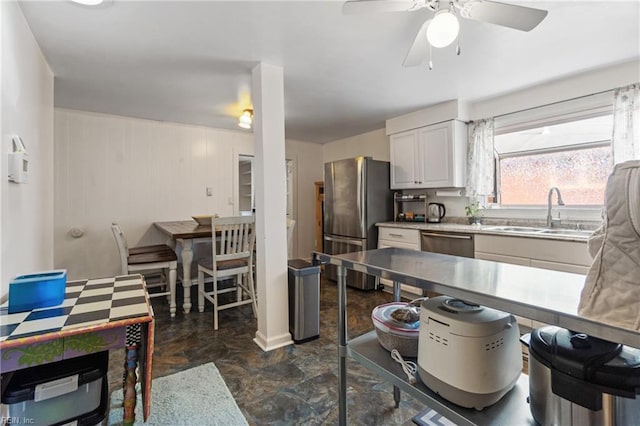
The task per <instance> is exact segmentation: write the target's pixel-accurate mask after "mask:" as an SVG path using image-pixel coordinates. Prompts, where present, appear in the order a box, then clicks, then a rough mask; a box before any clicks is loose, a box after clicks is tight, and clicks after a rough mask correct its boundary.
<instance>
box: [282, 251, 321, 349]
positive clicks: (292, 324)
mask: <svg viewBox="0 0 640 426" xmlns="http://www.w3.org/2000/svg"><path fill="white" fill-rule="evenodd" d="M287 264H288V269H289V282H288V284H289V333H291V337H292V338H293V341H294V342H295V343H304V342H308V341H310V340H313V339H317V338H318V337H320V266H318V265H312V264H311V263H309V262H307V261H305V260H302V259H290V260H289V261H288V263H287Z"/></svg>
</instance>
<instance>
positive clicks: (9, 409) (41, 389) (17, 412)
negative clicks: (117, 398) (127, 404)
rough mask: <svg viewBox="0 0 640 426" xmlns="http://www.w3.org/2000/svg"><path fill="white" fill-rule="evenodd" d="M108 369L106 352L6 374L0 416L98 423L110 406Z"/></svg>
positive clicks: (49, 422)
mask: <svg viewBox="0 0 640 426" xmlns="http://www.w3.org/2000/svg"><path fill="white" fill-rule="evenodd" d="M108 368H109V352H108V351H103V352H97V353H95V354H91V355H85V356H81V357H77V358H71V359H67V360H63V361H57V362H52V363H49V364H43V365H39V366H36V367H31V368H26V369H23V370H18V371H16V372H14V373H13V374H8V375H3V376H2V382H3V383H2V389H3V390H4V391H3V394H2V409H1V410H0V411H1V416H2V417H3V418H4V419H11V420H7V421H9V422H11V421H13V422H14V423H15V422H18V421H19V422H20V423H21V424H32V425H63V424H65V423H69V422H73V421H76V422H77V423H76V424H77V425H78V426H89V425H95V424H99V423H101V422H102V421H103V420H104V418H105V416H106V414H107V409H108V396H109V395H108V394H109V390H108V381H107V378H106V375H107V371H108ZM13 419H15V420H13Z"/></svg>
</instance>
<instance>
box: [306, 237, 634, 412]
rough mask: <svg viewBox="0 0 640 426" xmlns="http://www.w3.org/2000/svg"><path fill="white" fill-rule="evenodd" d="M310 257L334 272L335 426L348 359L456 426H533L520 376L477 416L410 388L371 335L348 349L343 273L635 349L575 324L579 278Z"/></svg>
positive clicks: (400, 254) (355, 256)
mask: <svg viewBox="0 0 640 426" xmlns="http://www.w3.org/2000/svg"><path fill="white" fill-rule="evenodd" d="M314 255H315V256H316V257H317V258H318V259H319V260H320V261H321V262H323V263H331V264H332V265H336V266H337V269H338V356H339V398H338V401H339V409H340V413H339V423H340V424H341V425H346V424H347V399H346V397H347V384H346V383H347V382H346V377H347V369H346V357H347V355H350V356H352V357H353V358H354V359H356V360H357V361H359V362H360V363H361V364H363V365H364V366H366V367H367V368H369V369H371V370H372V371H374V372H376V373H378V374H379V375H381V376H382V377H383V378H384V379H385V380H388V381H389V382H391V383H393V385H394V387H395V386H397V387H399V388H400V389H402V390H404V391H406V392H408V393H409V394H411V395H413V396H414V397H416V398H417V399H418V400H419V401H422V402H424V403H425V404H426V405H428V406H430V407H431V408H433V409H435V410H436V411H438V412H440V413H441V414H442V415H444V416H446V417H448V418H449V419H451V420H452V421H454V422H455V423H457V424H459V425H474V424H489V423H497V424H534V421H533V417H531V415H530V413H529V407H528V405H527V402H526V396H527V395H528V378H527V377H526V375H523V376H522V377H521V378H520V380H519V381H518V383H517V384H516V386H515V388H514V389H513V390H512V391H511V392H509V393H508V394H507V395H506V396H505V397H504V398H503V399H502V400H500V401H499V402H498V403H497V404H495V405H493V406H491V407H488V408H486V409H484V410H482V411H476V410H473V409H465V408H461V407H459V406H457V405H455V404H452V403H450V402H448V401H446V400H444V399H442V398H440V397H439V396H438V395H436V394H435V393H434V392H432V391H431V390H430V389H428V388H427V387H426V386H424V385H423V384H422V383H418V384H416V385H412V384H409V383H408V381H407V380H406V376H405V375H404V374H403V372H402V369H401V368H400V366H399V364H396V363H395V362H394V361H392V360H391V358H390V356H389V353H388V352H387V351H386V350H385V349H383V348H382V347H381V346H380V345H379V344H378V343H377V341H376V335H375V331H372V332H370V333H367V334H365V335H363V336H360V337H358V338H355V339H353V340H351V341H348V340H347V324H346V284H345V277H346V274H347V271H348V270H353V271H360V272H364V273H367V274H371V275H374V276H378V277H382V278H387V279H390V280H392V281H393V282H394V294H395V296H396V298H398V297H399V287H400V285H399V282H402V283H405V284H409V285H413V286H415V287H419V288H422V289H425V290H431V291H436V292H438V293H443V294H446V295H449V296H453V297H459V298H462V299H465V300H468V301H471V302H475V303H479V304H481V305H485V306H489V307H492V308H495V309H500V310H503V311H506V312H510V313H513V314H516V315H520V316H524V317H527V318H531V319H535V320H538V321H542V322H545V323H547V324H553V325H557V326H559V327H563V328H568V329H571V330H574V331H578V332H583V333H587V334H590V335H592V336H595V337H600V338H602V339H606V340H610V341H615V342H619V343H623V344H626V345H629V346H633V347H636V348H637V347H640V332H638V331H635V330H628V329H623V328H620V327H615V326H612V325H608V324H604V323H601V322H598V321H594V320H590V319H587V318H583V317H580V316H578V314H577V307H578V301H579V297H580V292H581V291H582V287H583V284H584V276H583V275H579V274H572V273H568V272H558V271H551V270H545V269H538V268H531V267H527V266H518V265H510V264H504V263H498V262H491V261H486V260H479V259H469V258H464V257H456V256H449V255H443V254H436V253H429V252H419V251H413V250H407V249H401V248H384V249H378V250H369V251H364V252H356V253H348V254H342V255H328V254H324V253H315V254H314Z"/></svg>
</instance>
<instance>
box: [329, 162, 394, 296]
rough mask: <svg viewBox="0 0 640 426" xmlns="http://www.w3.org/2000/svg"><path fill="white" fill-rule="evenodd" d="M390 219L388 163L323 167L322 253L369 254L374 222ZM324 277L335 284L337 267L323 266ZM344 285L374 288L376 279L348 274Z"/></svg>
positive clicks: (373, 244)
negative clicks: (359, 252)
mask: <svg viewBox="0 0 640 426" xmlns="http://www.w3.org/2000/svg"><path fill="white" fill-rule="evenodd" d="M392 219H393V193H392V192H391V190H390V189H389V163H388V162H386V161H377V160H373V159H371V158H369V157H357V158H353V159H348V160H339V161H334V162H331V163H325V165H324V252H325V253H327V254H342V253H351V252H354V251H362V250H371V249H374V248H376V246H377V243H378V228H377V227H376V226H375V224H376V223H377V222H385V221H389V220H392ZM325 274H326V277H327V278H329V279H331V280H334V281H335V280H336V279H337V275H336V267H335V266H332V265H326V266H325ZM347 285H349V286H351V287H355V288H359V289H363V290H372V289H374V288H375V279H374V277H372V276H369V275H367V274H363V273H361V272H349V274H348V275H347Z"/></svg>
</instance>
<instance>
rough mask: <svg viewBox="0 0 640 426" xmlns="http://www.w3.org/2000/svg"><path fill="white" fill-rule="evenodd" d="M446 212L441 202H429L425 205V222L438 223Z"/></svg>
mask: <svg viewBox="0 0 640 426" xmlns="http://www.w3.org/2000/svg"><path fill="white" fill-rule="evenodd" d="M446 214H447V209H446V208H445V207H444V204H442V203H429V205H428V206H427V222H429V223H440V222H442V219H443V218H444V216H445V215H446Z"/></svg>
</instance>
